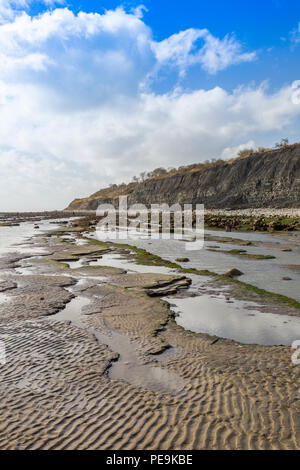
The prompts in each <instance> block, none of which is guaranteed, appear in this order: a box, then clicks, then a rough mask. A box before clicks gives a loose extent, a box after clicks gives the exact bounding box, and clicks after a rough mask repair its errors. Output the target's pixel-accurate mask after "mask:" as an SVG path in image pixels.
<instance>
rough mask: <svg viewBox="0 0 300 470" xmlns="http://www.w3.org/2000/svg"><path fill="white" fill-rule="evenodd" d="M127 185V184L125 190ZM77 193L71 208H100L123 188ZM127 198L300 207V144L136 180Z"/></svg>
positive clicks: (232, 206)
mask: <svg viewBox="0 0 300 470" xmlns="http://www.w3.org/2000/svg"><path fill="white" fill-rule="evenodd" d="M125 193H126V191H124V190H123V195H124V194H125ZM96 194H97V196H96V195H95V197H94V198H91V197H90V198H86V199H78V200H75V201H73V203H71V204H70V206H69V207H68V209H70V210H75V209H81V210H83V209H84V210H95V209H97V207H98V205H99V204H100V203H113V204H117V203H118V194H114V196H113V197H110V198H107V197H101V191H99V192H98V193H96ZM127 195H128V203H129V204H133V203H143V204H146V205H150V204H155V203H167V204H175V203H180V204H185V203H186V204H197V203H198V204H205V207H206V208H208V209H217V208H220V209H242V208H258V207H262V208H263V207H274V208H284V207H300V145H299V144H298V145H293V146H289V147H286V148H284V149H279V150H273V151H268V152H265V153H256V154H254V155H252V156H250V157H248V158H244V159H240V160H235V161H234V162H233V163H224V164H223V165H216V166H214V167H211V168H207V169H206V170H202V171H195V172H190V173H185V174H176V175H173V176H166V177H161V178H156V179H149V180H146V181H144V182H143V183H140V184H137V185H133V186H132V185H131V187H130V188H129V190H128V191H127Z"/></svg>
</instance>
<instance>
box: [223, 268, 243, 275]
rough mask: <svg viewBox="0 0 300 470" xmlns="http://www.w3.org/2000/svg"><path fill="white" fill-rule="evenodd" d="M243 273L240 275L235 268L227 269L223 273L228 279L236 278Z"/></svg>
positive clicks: (240, 272)
mask: <svg viewBox="0 0 300 470" xmlns="http://www.w3.org/2000/svg"><path fill="white" fill-rule="evenodd" d="M243 274H244V273H242V271H239V270H238V269H236V268H231V269H228V270H227V271H226V273H225V276H228V277H237V276H242V275H243Z"/></svg>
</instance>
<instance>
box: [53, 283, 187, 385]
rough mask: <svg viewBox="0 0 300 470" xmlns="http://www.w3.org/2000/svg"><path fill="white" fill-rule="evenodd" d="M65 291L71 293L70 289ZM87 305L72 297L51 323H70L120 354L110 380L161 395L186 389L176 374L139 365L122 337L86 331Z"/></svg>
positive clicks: (84, 301)
mask: <svg viewBox="0 0 300 470" xmlns="http://www.w3.org/2000/svg"><path fill="white" fill-rule="evenodd" d="M68 290H70V291H71V289H70V288H69V289H68ZM89 303H90V300H89V299H88V298H86V297H81V296H78V297H75V298H74V299H72V300H71V301H70V302H69V303H68V304H67V305H66V306H65V308H64V309H63V310H61V311H60V312H59V313H57V314H55V315H51V317H49V318H50V319H52V320H58V321H71V322H72V323H73V324H74V325H76V326H78V327H79V328H83V329H85V330H86V331H87V332H89V333H91V334H93V335H95V337H96V338H97V340H98V341H99V342H100V343H102V344H107V345H108V346H109V348H110V349H111V350H112V351H114V352H117V353H118V354H119V360H118V361H117V362H114V363H113V364H112V366H111V368H110V369H109V377H110V378H111V379H114V380H124V381H125V382H127V383H129V384H131V385H134V386H137V387H143V388H146V389H149V390H151V391H154V392H160V393H171V394H172V393H176V392H177V393H178V392H179V391H181V390H182V389H183V388H184V386H185V381H184V380H183V379H182V378H181V377H179V376H177V375H176V374H175V373H173V372H171V371H168V370H166V369H163V368H160V367H155V366H152V365H148V364H141V363H140V361H139V358H138V355H137V352H136V349H135V347H134V344H133V343H132V342H131V341H130V340H129V338H127V337H126V336H124V335H121V334H120V333H118V332H116V331H112V330H111V331H110V333H109V334H108V335H104V334H101V333H99V332H97V331H96V330H94V329H92V328H86V326H85V324H84V321H83V314H82V309H83V308H84V307H85V306H86V305H88V304H89Z"/></svg>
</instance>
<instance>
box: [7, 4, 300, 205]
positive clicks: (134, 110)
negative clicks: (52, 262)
mask: <svg viewBox="0 0 300 470" xmlns="http://www.w3.org/2000/svg"><path fill="white" fill-rule="evenodd" d="M299 59H300V2H299V1H293V0H285V1H283V0H264V2H260V1H257V0H252V1H248V0H246V1H245V0H244V1H243V2H240V1H234V0H227V1H224V0H223V1H221V0H215V1H210V2H207V1H199V0H198V1H196V0H189V1H188V2H185V3H184V2H182V1H176V0H175V1H174V0H173V1H169V0H164V1H158V0H145V1H143V2H142V3H141V2H136V1H127V2H123V3H122V2H120V1H99V2H94V1H81V2H67V1H64V0H59V1H58V2H53V1H52V0H51V1H50V0H47V1H44V2H35V1H30V0H27V1H25V0H15V1H14V2H12V1H11V0H0V113H1V114H0V117H1V126H0V183H1V184H0V199H1V201H2V207H0V210H39V209H54V208H62V207H64V206H66V205H67V203H68V202H69V201H70V200H72V199H73V198H74V197H82V196H85V195H88V194H90V193H91V192H94V191H96V190H98V189H99V188H100V187H103V186H106V185H108V184H110V183H118V182H122V181H129V180H130V179H131V177H132V176H133V175H134V174H138V173H139V172H141V171H145V170H146V171H147V170H151V169H153V168H155V167H157V166H162V165H163V166H165V167H173V166H175V167H176V166H179V165H184V164H189V163H194V162H198V161H203V160H206V159H208V158H218V157H222V158H223V159H226V158H231V157H232V156H235V155H236V154H237V152H238V151H239V150H240V149H243V148H246V147H252V148H257V147H258V146H272V145H274V143H275V142H276V141H278V140H280V139H281V138H282V137H288V138H289V139H290V141H291V142H294V141H298V140H300V133H299V131H298V129H299V124H300V92H299V90H300V81H299V80H300V60H299Z"/></svg>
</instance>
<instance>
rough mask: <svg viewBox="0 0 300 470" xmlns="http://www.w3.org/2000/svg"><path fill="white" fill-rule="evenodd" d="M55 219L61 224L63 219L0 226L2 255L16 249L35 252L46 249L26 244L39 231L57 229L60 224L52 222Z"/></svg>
mask: <svg viewBox="0 0 300 470" xmlns="http://www.w3.org/2000/svg"><path fill="white" fill-rule="evenodd" d="M55 221H57V222H58V224H59V222H60V221H61V219H53V220H46V221H45V220H44V221H39V222H21V224H20V225H19V226H15V227H1V226H0V256H3V255H5V254H7V253H12V252H16V251H19V252H21V253H32V251H34V252H35V253H42V252H43V251H44V249H43V248H38V247H34V246H33V245H31V244H26V241H27V240H28V239H30V238H32V237H33V236H34V235H37V234H39V233H43V232H45V231H49V230H55V229H57V228H58V227H59V225H55V224H51V223H50V222H55ZM36 224H37V225H38V226H39V228H38V229H35V228H34V226H35V225H36Z"/></svg>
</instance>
